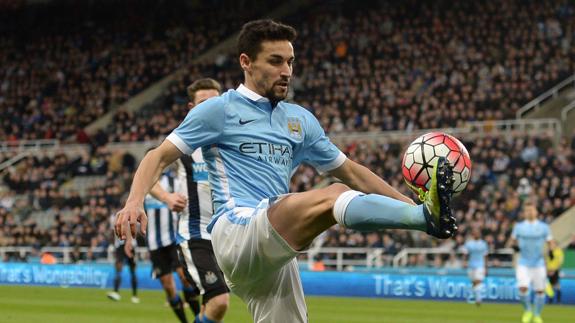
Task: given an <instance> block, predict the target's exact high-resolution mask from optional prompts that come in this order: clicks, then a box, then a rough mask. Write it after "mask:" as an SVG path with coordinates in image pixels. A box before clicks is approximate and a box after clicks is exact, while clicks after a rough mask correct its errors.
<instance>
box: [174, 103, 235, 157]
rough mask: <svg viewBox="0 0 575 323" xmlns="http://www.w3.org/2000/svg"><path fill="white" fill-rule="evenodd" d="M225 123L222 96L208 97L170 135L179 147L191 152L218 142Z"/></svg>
mask: <svg viewBox="0 0 575 323" xmlns="http://www.w3.org/2000/svg"><path fill="white" fill-rule="evenodd" d="M224 124H225V104H224V99H223V98H222V97H215V98H211V99H208V100H206V101H204V102H202V103H200V104H199V105H198V106H196V107H195V108H193V109H192V110H190V112H188V115H187V116H186V118H185V119H184V121H183V122H182V123H180V125H179V126H178V127H177V128H176V129H174V131H172V133H171V134H170V135H169V136H168V138H167V139H168V140H169V141H171V142H172V143H173V144H174V145H176V147H178V149H179V150H180V151H181V152H183V153H185V154H191V153H193V152H194V150H196V149H197V148H199V147H202V146H206V145H210V144H213V143H216V142H217V141H218V139H219V137H220V136H221V134H222V132H223V129H224Z"/></svg>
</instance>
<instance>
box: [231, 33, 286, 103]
mask: <svg viewBox="0 0 575 323" xmlns="http://www.w3.org/2000/svg"><path fill="white" fill-rule="evenodd" d="M293 61H294V50H293V46H292V44H291V42H289V41H287V40H278V41H264V42H262V44H261V51H260V52H259V53H258V55H257V57H256V58H255V59H252V58H250V57H248V56H247V55H245V54H242V55H240V63H241V65H242V68H243V69H244V71H246V83H247V84H249V85H252V86H253V87H255V89H254V90H255V92H257V93H258V94H260V95H262V96H264V97H266V98H268V99H270V100H271V101H281V100H283V99H285V98H286V96H287V93H288V88H289V83H290V80H291V75H292V71H293ZM248 87H249V86H248Z"/></svg>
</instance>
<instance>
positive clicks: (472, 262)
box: [463, 229, 489, 306]
mask: <svg viewBox="0 0 575 323" xmlns="http://www.w3.org/2000/svg"><path fill="white" fill-rule="evenodd" d="M471 237H472V238H471V239H469V240H467V241H466V242H465V245H463V248H464V250H465V253H466V254H467V273H468V275H469V279H471V283H472V284H473V294H472V295H473V296H474V297H475V304H477V305H478V306H479V305H480V304H481V289H482V288H483V280H484V279H485V274H486V273H487V254H488V253H489V247H488V246H487V243H486V242H485V240H483V239H481V231H479V229H473V231H472V232H471Z"/></svg>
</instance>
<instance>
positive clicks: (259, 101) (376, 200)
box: [115, 20, 457, 322]
mask: <svg viewBox="0 0 575 323" xmlns="http://www.w3.org/2000/svg"><path fill="white" fill-rule="evenodd" d="M295 37H296V32H295V30H294V29H293V28H292V27H290V26H287V25H283V24H280V23H277V22H274V21H272V20H257V21H252V22H249V23H247V24H245V25H244V26H243V28H242V31H241V32H240V35H239V38H238V52H239V62H240V65H241V67H242V69H243V71H244V77H245V81H244V83H243V84H242V85H240V86H239V87H238V88H237V89H236V90H230V91H228V92H226V93H224V94H222V95H221V96H219V97H216V98H212V99H209V100H207V101H205V102H203V103H201V104H200V105H198V106H197V107H196V108H194V109H193V110H191V111H190V112H189V114H188V115H187V117H186V119H185V120H184V121H183V122H182V124H180V126H179V127H178V128H177V129H175V130H174V131H173V132H172V133H171V134H170V135H169V136H168V138H167V140H165V141H164V142H163V143H162V144H161V145H160V146H159V147H158V148H157V149H155V150H153V151H151V152H150V153H149V154H147V155H146V157H145V158H144V159H143V160H142V162H141V164H140V166H139V168H138V170H137V172H136V175H135V177H134V181H133V183H132V188H131V191H130V196H129V197H128V201H127V202H126V205H125V207H124V209H123V210H122V211H121V212H120V213H119V214H120V216H119V219H118V221H117V222H116V228H115V229H116V233H117V234H118V235H120V236H121V237H126V236H128V235H129V233H128V231H131V232H133V233H134V234H135V231H136V224H137V222H142V223H144V224H145V222H146V221H147V219H146V215H145V213H144V212H143V211H142V206H141V205H142V203H143V199H144V196H145V195H146V193H147V192H148V191H149V190H150V189H151V187H152V185H153V184H154V183H155V181H156V180H157V179H158V177H159V175H160V174H161V172H162V169H163V168H165V167H166V166H167V165H169V164H171V163H172V162H173V161H175V160H176V159H177V158H179V157H180V156H181V155H182V154H190V153H192V152H193V151H194V150H195V149H197V148H200V147H201V148H202V153H203V157H204V161H205V163H206V164H207V167H208V173H209V183H210V187H211V189H212V201H213V207H214V217H213V219H212V221H211V223H210V225H209V227H208V231H210V232H211V235H212V244H213V248H214V253H215V256H216V258H217V261H218V264H219V265H220V267H221V269H222V271H223V272H224V274H225V277H226V280H227V282H228V285H229V287H230V288H231V289H232V290H233V291H234V292H235V293H236V294H237V295H238V296H239V297H241V298H242V299H243V300H244V301H245V302H246V303H247V305H248V308H249V310H250V312H251V314H252V316H253V319H254V321H255V322H307V320H308V319H307V308H306V305H305V299H304V294H303V289H302V285H301V281H300V276H299V271H298V265H297V261H296V256H297V255H298V253H299V252H301V251H303V250H305V249H306V248H307V247H308V246H309V245H310V243H311V242H312V241H313V239H314V238H315V237H317V236H318V235H319V234H320V233H321V232H323V231H325V230H326V229H328V228H329V227H331V226H333V225H334V224H336V223H339V224H340V225H342V226H344V227H347V228H351V229H358V230H370V231H376V230H381V229H394V228H395V229H411V230H420V231H425V232H427V233H428V234H430V235H433V236H435V237H438V238H443V239H445V238H449V237H452V236H453V234H455V231H456V230H457V226H456V225H455V219H454V218H453V216H452V214H451V209H450V205H449V204H450V201H451V196H452V185H453V178H452V171H451V167H450V166H449V164H448V162H447V161H446V160H445V159H444V158H440V159H439V161H438V163H437V164H436V165H435V166H434V168H433V172H432V180H431V187H430V190H429V192H427V193H426V195H425V200H424V203H423V205H419V206H418V205H415V203H414V202H413V201H412V200H411V199H410V198H408V197H406V196H404V195H403V194H401V193H400V192H398V191H397V190H395V189H394V188H392V187H391V186H390V185H389V184H387V183H386V182H385V181H384V180H382V179H381V178H379V177H378V176H377V175H375V174H374V173H372V172H371V171H370V170H369V169H367V168H366V167H364V166H361V165H359V164H357V163H355V162H354V161H351V160H349V159H347V158H346V156H345V155H344V154H343V153H342V152H341V151H340V150H339V149H338V148H337V147H336V146H335V145H334V144H332V143H331V142H330V141H329V139H328V138H327V137H326V135H325V133H324V131H323V129H322V127H321V126H320V124H319V122H318V121H317V119H316V118H315V117H314V116H313V115H312V114H311V113H310V112H309V111H307V110H306V109H304V108H303V107H301V106H299V105H296V104H291V103H287V102H284V101H283V100H284V99H285V97H286V95H287V92H288V88H289V84H290V80H291V76H292V68H293V63H294V59H295V56H294V50H293V46H292V42H293V40H294V39H295ZM301 163H307V164H309V165H312V166H313V167H315V168H316V169H317V170H318V171H319V172H328V173H329V174H331V175H333V176H335V177H337V178H339V179H340V180H341V181H342V182H343V184H341V183H337V184H332V185H330V186H328V187H326V188H322V189H318V190H312V191H308V192H303V193H293V194H288V193H289V180H290V176H291V172H292V170H293V169H295V168H296V167H297V166H298V165H299V164H301ZM143 227H145V225H144V226H143Z"/></svg>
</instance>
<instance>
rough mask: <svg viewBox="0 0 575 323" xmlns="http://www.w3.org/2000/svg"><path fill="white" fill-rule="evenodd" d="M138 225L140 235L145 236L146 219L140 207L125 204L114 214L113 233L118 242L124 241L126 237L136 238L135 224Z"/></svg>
mask: <svg viewBox="0 0 575 323" xmlns="http://www.w3.org/2000/svg"><path fill="white" fill-rule="evenodd" d="M138 222H139V223H140V233H141V234H142V235H146V227H147V226H148V217H147V216H146V212H144V208H143V207H142V206H134V205H129V204H126V206H124V208H123V209H121V210H120V211H119V212H118V213H117V214H116V223H115V225H114V231H115V232H116V236H117V237H118V239H120V240H126V237H129V238H131V237H135V236H136V224H137V223H138Z"/></svg>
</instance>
